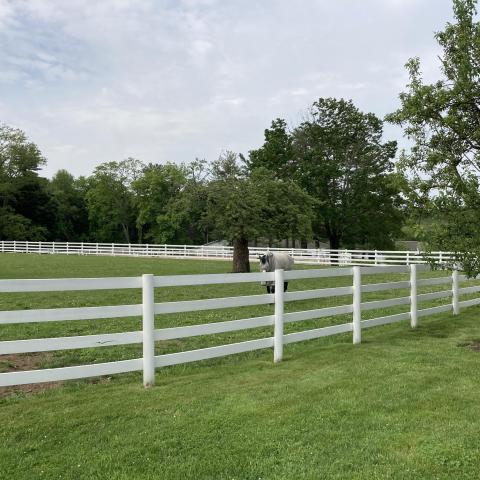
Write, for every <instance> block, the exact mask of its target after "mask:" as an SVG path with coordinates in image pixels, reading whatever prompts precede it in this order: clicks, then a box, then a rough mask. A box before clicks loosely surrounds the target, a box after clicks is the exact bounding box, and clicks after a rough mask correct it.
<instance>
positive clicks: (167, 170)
mask: <svg viewBox="0 0 480 480" xmlns="http://www.w3.org/2000/svg"><path fill="white" fill-rule="evenodd" d="M186 175H187V173H186V168H185V166H184V165H180V166H179V165H175V164H173V163H166V164H163V165H160V164H149V165H147V166H146V167H145V168H144V169H143V171H142V174H141V175H140V176H139V177H138V178H137V179H136V180H135V181H134V182H133V184H132V188H133V192H134V203H135V208H136V215H137V219H136V226H137V231H138V241H139V242H140V243H142V241H145V242H151V243H165V242H168V241H169V240H170V239H171V237H172V232H171V229H170V228H168V223H167V222H165V217H166V215H167V212H168V211H169V207H170V204H171V203H172V202H173V201H174V199H175V198H176V197H177V196H178V195H179V194H180V192H181V191H182V189H183V188H184V187H185V184H186V182H187V177H186ZM144 232H145V234H144Z"/></svg>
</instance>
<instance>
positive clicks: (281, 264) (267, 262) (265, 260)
mask: <svg viewBox="0 0 480 480" xmlns="http://www.w3.org/2000/svg"><path fill="white" fill-rule="evenodd" d="M258 259H259V260H260V271H262V272H274V271H275V270H279V269H282V270H291V269H292V267H293V263H294V260H293V258H292V257H291V256H290V255H288V253H277V252H275V253H273V252H267V253H266V254H264V255H259V256H258ZM262 285H263V282H262ZM265 285H266V286H267V293H275V282H272V281H268V282H265ZM287 288H288V282H283V291H284V292H286V291H287Z"/></svg>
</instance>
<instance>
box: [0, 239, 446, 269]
mask: <svg viewBox="0 0 480 480" xmlns="http://www.w3.org/2000/svg"><path fill="white" fill-rule="evenodd" d="M249 250H250V257H251V258H255V257H257V255H259V254H262V253H265V252H266V251H269V250H270V251H272V252H287V253H289V254H290V255H292V256H293V258H294V259H295V261H296V262H297V263H307V264H318V265H412V264H423V263H427V261H428V259H431V260H433V261H435V263H438V264H440V265H441V264H444V263H446V262H449V261H450V260H452V258H453V257H452V254H451V253H449V252H431V253H429V254H428V259H427V256H426V254H425V253H422V252H419V251H416V252H412V251H395V250H329V249H315V248H310V249H308V248H306V249H303V248H267V247H261V248H260V247H250V249H249ZM0 252H1V253H55V254H65V255H107V256H135V257H171V258H197V259H208V260H219V259H220V260H221V259H231V258H232V257H233V247H229V246H222V245H219V246H215V245H167V244H165V245H153V244H131V243H83V242H23V241H22V242H21V241H0Z"/></svg>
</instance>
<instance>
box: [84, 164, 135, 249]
mask: <svg viewBox="0 0 480 480" xmlns="http://www.w3.org/2000/svg"><path fill="white" fill-rule="evenodd" d="M143 168H144V165H143V164H142V162H140V161H139V160H136V159H133V158H127V159H126V160H122V161H121V162H108V163H102V164H100V165H99V166H98V167H96V168H95V170H94V172H93V175H92V176H91V177H89V179H88V180H89V189H88V192H87V194H86V197H87V207H88V216H89V221H90V230H91V235H92V236H93V238H94V239H95V240H96V241H100V242H118V241H121V240H124V241H125V242H126V243H131V242H132V240H133V239H134V238H135V232H136V228H135V227H136V225H135V219H136V215H135V203H134V193H133V188H132V183H133V182H134V181H135V180H137V179H138V178H139V177H140V175H141V172H142V170H143Z"/></svg>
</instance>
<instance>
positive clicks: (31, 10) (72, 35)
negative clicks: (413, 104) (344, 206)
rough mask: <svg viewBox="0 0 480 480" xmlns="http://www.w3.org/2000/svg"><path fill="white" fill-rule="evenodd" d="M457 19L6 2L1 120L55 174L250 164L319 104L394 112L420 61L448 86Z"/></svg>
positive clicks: (188, 4)
mask: <svg viewBox="0 0 480 480" xmlns="http://www.w3.org/2000/svg"><path fill="white" fill-rule="evenodd" d="M451 16H452V13H451V1H450V0H335V1H333V0H301V1H297V2H295V1H292V0H263V1H262V0H257V1H253V0H236V1H233V0H181V1H180V0H101V1H100V0H25V1H23V0H0V52H1V53H0V92H1V95H0V122H3V123H6V124H7V125H11V126H15V127H18V128H21V129H22V130H24V131H25V132H26V133H27V135H28V136H29V137H30V138H31V139H32V140H33V141H34V142H35V143H37V145H38V146H39V147H40V149H41V150H42V152H43V153H44V155H45V156H46V157H47V159H48V165H47V167H46V168H45V169H44V174H46V175H47V176H51V175H53V174H54V173H55V172H56V171H57V170H58V169H60V168H66V169H67V170H69V171H70V172H72V173H73V174H75V175H88V174H90V173H91V172H92V171H93V168H94V167H95V165H98V164H99V163H102V162H106V161H112V160H122V159H124V158H126V157H129V156H132V157H135V158H138V159H140V160H142V161H144V162H159V163H163V162H167V161H173V162H181V161H185V162H189V161H191V160H194V159H195V157H199V158H207V159H209V160H212V159H214V158H216V157H218V155H219V154H220V152H221V151H222V150H225V149H229V150H233V151H236V152H242V153H247V152H248V150H251V149H253V148H258V147H259V146H260V145H261V144H262V143H263V131H264V129H265V128H267V127H268V126H269V125H270V122H271V121H272V119H274V118H276V117H282V118H285V119H286V120H287V122H288V123H289V125H292V126H294V125H296V124H298V123H299V121H300V120H301V118H302V115H303V113H304V112H305V111H306V109H307V108H308V106H309V105H311V103H312V102H313V101H314V100H315V99H317V98H319V97H328V96H334V97H343V98H347V99H352V100H353V101H354V103H355V104H356V105H357V106H358V107H359V108H360V109H362V110H363V111H370V112H374V113H376V114H377V115H379V116H383V115H384V114H385V113H387V112H390V111H392V110H394V109H395V108H396V107H397V106H398V94H399V93H400V92H401V91H402V89H403V88H404V85H405V83H406V81H407V76H406V74H405V69H404V64H405V62H406V61H407V59H408V58H409V57H412V56H419V57H420V58H421V60H422V65H423V71H424V72H425V75H424V76H425V78H426V79H435V78H437V77H438V75H439V73H438V59H437V56H438V54H439V49H438V46H437V44H436V42H435V40H434V38H433V33H434V32H435V31H438V30H441V29H443V27H444V25H445V23H446V22H447V21H449V20H451ZM385 133H386V139H389V140H390V139H396V140H399V141H402V140H401V131H400V130H399V129H397V128H393V127H387V128H386V130H385ZM403 145H405V142H403Z"/></svg>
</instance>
